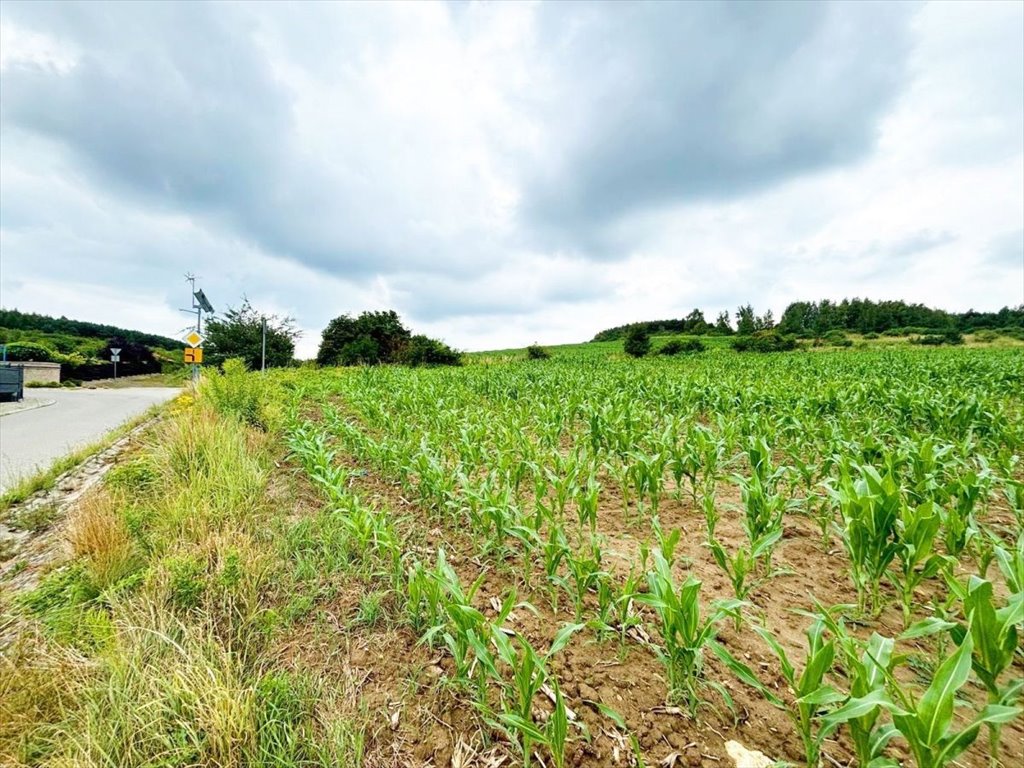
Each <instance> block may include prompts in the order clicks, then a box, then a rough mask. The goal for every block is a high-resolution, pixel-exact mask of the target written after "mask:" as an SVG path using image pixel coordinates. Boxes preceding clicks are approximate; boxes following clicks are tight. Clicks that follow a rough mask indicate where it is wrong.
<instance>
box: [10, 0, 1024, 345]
mask: <svg viewBox="0 0 1024 768" xmlns="http://www.w3.org/2000/svg"><path fill="white" fill-rule="evenodd" d="M189 270H191V271H194V272H195V273H196V274H198V275H200V277H201V283H202V285H203V287H204V288H205V290H206V293H207V294H208V295H209V296H210V298H211V300H212V301H213V302H214V304H215V306H217V307H218V308H222V307H224V306H225V305H229V304H235V305H237V304H238V302H239V300H240V298H241V296H242V295H243V294H246V295H247V296H248V297H249V299H250V300H251V301H252V302H253V304H254V305H256V306H257V307H258V308H261V309H264V310H267V311H276V312H282V313H288V314H291V315H294V316H295V317H296V318H297V320H298V323H299V325H300V326H301V327H302V328H303V329H304V334H305V335H304V338H303V340H302V341H301V342H300V345H299V353H300V354H301V355H304V356H311V355H313V354H314V353H315V350H316V345H317V343H318V341H319V335H320V330H321V329H322V328H323V326H324V325H325V324H326V322H327V321H328V320H329V319H330V318H332V317H334V316H335V315H338V314H341V313H343V312H358V311H361V310H364V309H381V308H395V309H397V310H398V311H399V312H400V313H401V314H402V315H403V317H404V318H405V319H406V320H407V324H408V325H411V326H412V327H413V328H414V329H415V330H417V331H425V332H427V333H430V334H432V335H436V336H440V337H442V338H444V339H446V340H447V341H448V342H449V343H451V344H453V345H455V346H458V347H460V348H463V349H486V348H496V347H504V346H521V345H523V344H526V343H529V342H532V341H539V342H541V343H556V342H568V341H576V340H584V339H587V338H589V337H591V336H592V335H593V334H594V333H595V332H596V331H598V330H600V329H601V328H604V327H607V326H610V325H618V324H620V323H624V322H629V321H632V320H640V319H653V318H657V317H676V316H680V315H682V314H685V313H686V312H688V311H689V310H690V309H691V308H693V307H694V306H697V307H700V308H702V309H703V310H704V311H705V313H706V314H707V315H708V316H709V318H713V317H714V315H715V314H717V312H718V311H720V310H722V309H730V310H733V309H735V307H736V305H737V304H739V303H745V302H748V301H749V302H752V303H753V304H754V305H755V308H757V309H758V310H759V311H760V310H763V309H768V308H771V309H773V310H774V312H775V313H776V317H778V315H779V313H780V312H781V310H782V309H783V308H784V307H785V305H786V304H787V303H788V302H790V301H793V300H797V299H814V298H822V297H830V298H841V297H843V296H854V295H858V296H867V297H871V298H876V299H882V298H903V299H906V300H908V301H920V302H924V303H927V304H931V305H936V306H941V307H944V308H947V309H953V310H964V309H967V308H969V307H975V308H978V309H995V308H998V307H1001V306H1003V305H1005V304H1011V305H1014V304H1020V303H1024V3H1020V2H1007V3H998V2H985V3H966V4H955V3H946V2H940V3H924V4H913V3H895V4H892V5H885V4H882V3H838V4H832V5H826V4H816V3H795V4H778V5H772V4H768V3H742V4H708V5H701V4H698V3H692V2H691V3H682V4H679V5H672V4H669V3H664V2H661V3H653V4H625V3H622V4H618V3H596V4H587V3H557V4H556V3H549V4H534V3H526V2H522V3H513V2H507V3H493V4H478V3H468V4H467V3H447V4H428V3H416V4H409V5H403V4H399V3H377V4H366V5H359V4H355V3H344V4H337V5H330V4H326V3H316V4H310V5H305V6H298V7H297V6H294V5H290V4H289V5H286V4H272V3H253V4H244V3H243V4H236V3H216V4H214V3H202V4H201V3H175V4H172V3H154V4H146V3H141V2H137V3H114V4H110V5H106V4H100V3H89V4H86V3H72V4H46V3H39V2H32V3H25V4H20V3H18V2H13V1H12V0H5V1H4V3H3V4H2V5H0V278H2V281H0V302H2V304H3V305H4V306H5V307H17V308H19V309H22V310H29V311H37V312H45V313H50V314H56V315H60V314H64V315H67V316H69V317H75V318H79V319H87V320H94V321H102V322H110V323H116V324H119V325H122V326H128V327H134V328H139V329H145V330H150V331H156V332H163V333H167V334H178V333H179V331H180V330H181V329H182V328H183V327H184V326H185V325H186V323H187V318H186V316H185V315H183V314H182V313H180V312H178V311H177V310H178V308H179V307H182V306H187V302H188V292H187V285H186V283H185V282H184V279H183V274H184V273H185V272H186V271H189Z"/></svg>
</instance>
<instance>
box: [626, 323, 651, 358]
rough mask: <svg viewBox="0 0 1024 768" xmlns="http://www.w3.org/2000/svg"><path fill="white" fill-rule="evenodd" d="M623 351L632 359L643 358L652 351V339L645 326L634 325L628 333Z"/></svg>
mask: <svg viewBox="0 0 1024 768" xmlns="http://www.w3.org/2000/svg"><path fill="white" fill-rule="evenodd" d="M622 351H623V352H625V353H626V354H627V355H629V356H630V357H643V356H644V355H646V354H647V353H648V352H650V351H651V337H650V335H649V334H648V333H647V328H646V326H644V325H634V326H633V327H631V328H630V329H629V330H628V331H627V332H626V340H625V341H624V342H623V344H622Z"/></svg>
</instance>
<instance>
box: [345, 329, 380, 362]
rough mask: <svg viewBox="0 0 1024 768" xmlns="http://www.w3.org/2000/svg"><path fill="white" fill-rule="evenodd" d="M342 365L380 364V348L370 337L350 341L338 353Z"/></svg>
mask: <svg viewBox="0 0 1024 768" xmlns="http://www.w3.org/2000/svg"><path fill="white" fill-rule="evenodd" d="M337 362H338V364H340V365H375V364H377V363H379V362H380V346H379V345H378V344H377V342H376V341H374V340H373V339H371V338H370V337H369V336H360V337H359V338H358V339H356V340H355V341H350V342H349V343H348V344H346V345H345V346H343V347H342V348H341V351H339V352H338V356H337Z"/></svg>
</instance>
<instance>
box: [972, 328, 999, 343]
mask: <svg viewBox="0 0 1024 768" xmlns="http://www.w3.org/2000/svg"><path fill="white" fill-rule="evenodd" d="M998 338H999V334H998V333H996V332H995V331H978V332H977V333H976V334H974V340H975V341H980V342H983V343H985V344H987V343H989V342H992V341H995V340H996V339H998Z"/></svg>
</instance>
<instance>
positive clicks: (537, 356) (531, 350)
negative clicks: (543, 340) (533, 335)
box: [526, 344, 551, 360]
mask: <svg viewBox="0 0 1024 768" xmlns="http://www.w3.org/2000/svg"><path fill="white" fill-rule="evenodd" d="M549 357H551V353H550V352H548V351H547V350H546V349H544V347H542V346H540V344H531V345H530V346H528V347H527V348H526V359H527V360H547V359H548V358H549Z"/></svg>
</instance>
